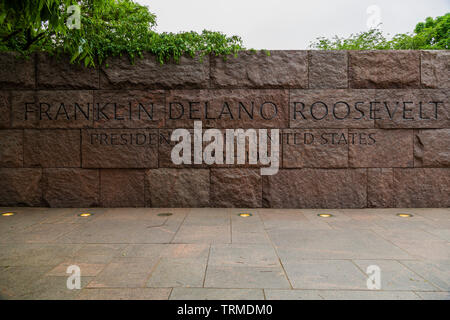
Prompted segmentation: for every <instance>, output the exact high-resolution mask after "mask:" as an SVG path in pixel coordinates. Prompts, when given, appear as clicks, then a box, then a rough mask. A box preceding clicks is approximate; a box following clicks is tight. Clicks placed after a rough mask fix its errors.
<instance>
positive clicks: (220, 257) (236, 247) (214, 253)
mask: <svg viewBox="0 0 450 320" xmlns="http://www.w3.org/2000/svg"><path fill="white" fill-rule="evenodd" d="M208 265H209V266H245V267H279V266H280V262H279V259H278V257H277V255H276V252H275V249H274V248H273V247H272V246H271V245H260V244H216V245H211V253H210V257H209V262H208Z"/></svg>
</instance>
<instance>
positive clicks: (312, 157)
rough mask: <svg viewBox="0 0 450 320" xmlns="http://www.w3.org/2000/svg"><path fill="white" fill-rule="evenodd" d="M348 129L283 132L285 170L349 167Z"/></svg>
mask: <svg viewBox="0 0 450 320" xmlns="http://www.w3.org/2000/svg"><path fill="white" fill-rule="evenodd" d="M347 131H348V130H346V129H305V130H301V129H296V130H283V132H282V134H283V136H282V141H283V146H282V150H283V168H342V167H347V165H348V145H347V142H345V143H344V142H342V143H340V142H341V141H342V139H341V138H342V136H344V137H345V138H344V139H345V141H346V140H347V133H348V132H347Z"/></svg>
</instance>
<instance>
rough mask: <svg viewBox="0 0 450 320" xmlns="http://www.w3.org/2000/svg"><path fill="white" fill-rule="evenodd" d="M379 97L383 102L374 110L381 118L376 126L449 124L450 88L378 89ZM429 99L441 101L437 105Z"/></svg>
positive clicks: (441, 126) (398, 126) (433, 125)
mask: <svg viewBox="0 0 450 320" xmlns="http://www.w3.org/2000/svg"><path fill="white" fill-rule="evenodd" d="M376 101H378V102H380V103H379V104H378V105H377V107H379V112H377V113H376V114H375V115H376V117H377V118H379V119H375V126H376V127H377V128H448V127H450V104H449V92H448V91H446V90H437V89H428V90H419V89H416V90H377V91H376ZM405 102H406V104H404V103H405ZM411 102H412V103H411ZM420 102H422V104H420ZM430 102H435V103H438V102H439V103H438V104H437V108H436V105H435V104H434V103H430ZM397 103H398V105H397ZM404 108H406V109H405V111H404ZM410 109H411V111H408V110H410ZM436 110H437V115H436ZM408 118H411V119H408Z"/></svg>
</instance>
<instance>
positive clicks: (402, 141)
mask: <svg viewBox="0 0 450 320" xmlns="http://www.w3.org/2000/svg"><path fill="white" fill-rule="evenodd" d="M352 135H354V137H353V138H354V141H352V139H353V138H349V140H350V143H349V150H348V164H349V166H350V167H362V168H364V167H375V168H386V167H413V166H414V163H413V131H412V130H402V129H400V130H380V129H365V130H349V136H350V137H351V136H352ZM351 142H354V143H351Z"/></svg>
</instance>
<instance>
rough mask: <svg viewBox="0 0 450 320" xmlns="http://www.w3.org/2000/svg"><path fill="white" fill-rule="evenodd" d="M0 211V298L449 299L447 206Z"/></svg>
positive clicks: (449, 219) (449, 222)
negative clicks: (74, 283)
mask: <svg viewBox="0 0 450 320" xmlns="http://www.w3.org/2000/svg"><path fill="white" fill-rule="evenodd" d="M0 210H1V211H4V212H6V211H12V212H16V215H14V216H11V217H0V299H155V300H156V299H227V300H231V299H264V298H266V299H296V300H297V299H332V300H336V299H337V300H339V299H395V300H397V299H446V300H448V299H449V296H448V293H449V292H450V273H449V270H450V242H449V234H450V209H449V208H391V209H389V208H388V209H376V208H367V209H326V210H324V209H300V210H298V209H266V208H258V209H246V208H226V209H221V208H198V209H196V208H186V209H184V208H26V207H20V208H10V207H4V208H0ZM81 212H91V213H94V214H93V215H92V216H90V217H87V218H83V217H80V216H79V215H78V214H79V213H81ZM240 212H250V213H252V216H250V217H240V216H238V213H240ZM400 212H407V213H411V214H413V217H411V218H400V217H398V216H397V213H400ZM160 213H170V214H171V215H169V216H165V215H164V216H159V215H158V214H160ZM319 213H332V214H333V217H331V218H321V217H318V216H317V215H318V214H319ZM73 264H75V265H78V266H80V268H81V280H82V289H81V290H68V289H67V286H66V281H67V276H68V274H66V270H67V267H68V266H69V265H73ZM368 265H377V266H379V267H380V269H381V290H368V288H367V284H366V282H367V274H366V273H365V271H366V268H367V266H368Z"/></svg>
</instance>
